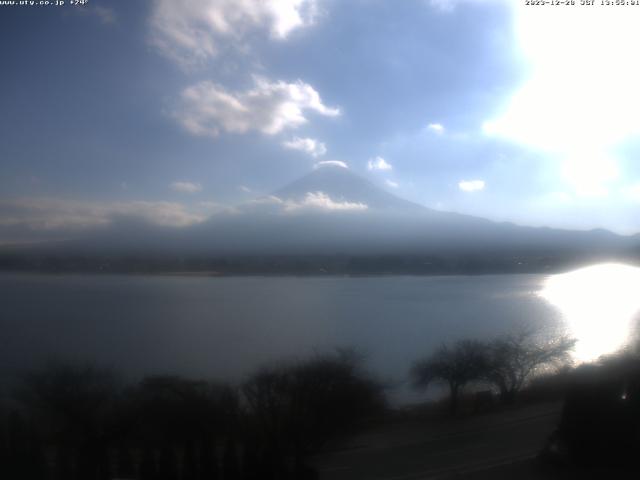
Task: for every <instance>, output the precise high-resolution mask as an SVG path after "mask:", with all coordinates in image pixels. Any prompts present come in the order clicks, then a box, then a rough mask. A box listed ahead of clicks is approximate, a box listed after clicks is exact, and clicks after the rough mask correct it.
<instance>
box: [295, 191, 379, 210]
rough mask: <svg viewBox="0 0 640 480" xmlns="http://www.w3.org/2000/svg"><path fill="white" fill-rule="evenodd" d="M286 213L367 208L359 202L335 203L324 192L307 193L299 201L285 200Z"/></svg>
mask: <svg viewBox="0 0 640 480" xmlns="http://www.w3.org/2000/svg"><path fill="white" fill-rule="evenodd" d="M283 205H284V209H285V211H287V212H292V211H297V210H301V209H312V210H328V211H363V210H367V209H368V208H369V207H368V206H367V205H366V204H364V203H360V202H346V201H342V202H340V201H335V200H333V199H332V198H331V197H330V196H329V195H327V194H326V193H324V192H308V193H307V194H306V195H305V197H304V199H303V200H301V201H298V202H296V201H293V200H286V201H284V203H283Z"/></svg>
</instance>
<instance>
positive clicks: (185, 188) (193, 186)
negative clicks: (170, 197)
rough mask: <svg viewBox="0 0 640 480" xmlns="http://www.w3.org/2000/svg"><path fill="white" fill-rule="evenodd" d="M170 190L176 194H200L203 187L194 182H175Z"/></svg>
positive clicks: (170, 186)
mask: <svg viewBox="0 0 640 480" xmlns="http://www.w3.org/2000/svg"><path fill="white" fill-rule="evenodd" d="M169 188H171V190H173V191H174V192H180V193H198V192H201V191H202V185H200V184H199V183H192V182H173V183H171V184H170V185H169Z"/></svg>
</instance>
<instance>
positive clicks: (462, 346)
mask: <svg viewBox="0 0 640 480" xmlns="http://www.w3.org/2000/svg"><path fill="white" fill-rule="evenodd" d="M486 369H487V355H486V347H485V345H484V344H483V343H482V342H479V341H476V340H459V341H457V342H455V343H454V344H453V345H451V346H448V345H442V346H441V347H440V348H438V349H437V350H436V351H435V352H434V353H433V354H432V355H430V356H429V357H427V358H426V359H424V360H419V361H417V362H416V363H415V364H414V365H413V367H412V368H411V376H412V377H413V380H414V384H415V386H416V387H418V388H427V387H428V386H429V385H430V384H431V383H433V382H442V383H445V384H446V385H447V386H448V387H449V391H450V402H449V412H450V414H451V415H455V414H456V413H457V411H458V398H459V395H460V390H461V389H462V388H463V387H464V386H465V385H467V384H468V383H470V382H473V381H477V380H480V379H482V378H483V375H485V373H486Z"/></svg>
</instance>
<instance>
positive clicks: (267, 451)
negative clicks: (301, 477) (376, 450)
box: [243, 352, 384, 478]
mask: <svg viewBox="0 0 640 480" xmlns="http://www.w3.org/2000/svg"><path fill="white" fill-rule="evenodd" d="M243 393H244V398H245V400H246V402H247V406H248V413H249V420H250V422H251V426H252V429H253V430H254V431H255V432H256V434H257V436H258V438H257V440H256V441H257V443H258V444H259V445H261V446H262V448H261V452H260V458H261V462H260V463H261V465H262V469H263V475H266V474H268V475H271V476H273V477H274V478H282V473H281V471H282V470H283V469H284V468H285V467H284V466H285V464H286V463H287V462H285V457H288V458H293V459H294V460H295V461H294V463H295V464H296V465H298V466H300V465H301V464H302V462H303V457H304V456H305V455H306V454H307V453H308V452H309V451H311V450H313V449H314V448H317V447H319V446H321V445H322V444H324V443H325V442H326V441H327V440H329V439H330V438H332V437H334V436H336V435H338V434H340V433H343V432H345V431H347V430H349V429H350V428H353V426H354V425H356V424H357V423H358V422H360V421H362V420H363V419H364V418H366V417H367V416H370V415H372V414H373V413H375V412H378V411H380V410H381V409H382V408H383V407H384V397H383V395H382V388H381V386H380V385H379V384H378V383H377V382H376V381H374V380H373V379H371V378H370V377H369V376H368V375H367V374H365V373H364V372H363V371H362V370H361V368H360V365H359V359H358V358H357V356H356V355H353V354H352V353H350V352H349V353H348V352H338V353H337V354H334V355H324V356H317V357H315V358H312V359H310V360H307V361H303V362H300V363H297V364H293V365H287V366H283V367H280V368H271V369H263V370H261V371H259V372H258V373H256V374H255V375H254V376H253V377H251V378H250V379H249V381H248V382H246V384H245V385H244V387H243ZM267 470H268V472H267ZM265 478H266V477H265Z"/></svg>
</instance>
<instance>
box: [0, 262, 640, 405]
mask: <svg viewBox="0 0 640 480" xmlns="http://www.w3.org/2000/svg"><path fill="white" fill-rule="evenodd" d="M551 278H564V277H561V276H551V277H550V276H545V275H539V274H533V275H487V276H440V277H421V276H380V277H225V278H218V277H198V276H135V275H33V274H2V275H0V300H1V305H2V310H1V313H0V315H1V316H0V327H1V328H2V334H1V336H0V368H1V369H2V371H3V374H5V378H6V374H7V373H10V372H15V371H19V370H24V369H29V368H33V367H37V366H39V365H41V364H42V363H43V362H45V361H47V360H49V359H58V360H73V361H89V362H93V363H97V364H100V365H106V366H112V367H115V368H117V369H120V370H122V371H123V372H125V373H127V374H128V375H131V376H138V375H143V374H148V373H176V374H185V375H190V376H195V377H207V378H220V379H228V380H232V381H240V380H242V379H243V378H246V376H247V375H248V374H250V373H251V372H252V371H254V370H255V369H256V368H257V367H258V366H261V365H265V364H270V363H275V362H279V361H282V360H287V359H292V358H300V357H304V356H308V355H311V354H313V353H314V352H318V353H322V352H326V351H330V350H332V349H334V348H336V347H356V348H357V349H359V350H360V351H362V352H365V353H366V354H367V366H368V367H369V368H370V369H371V370H372V371H374V372H375V373H377V374H378V375H380V376H381V377H382V378H383V379H386V380H388V381H389V382H391V383H393V384H394V385H396V386H397V387H398V388H397V391H396V394H395V395H396V396H400V397H402V398H403V399H405V400H406V399H408V398H409V396H410V395H409V393H408V389H407V388H406V380H407V372H408V369H409V368H410V366H411V364H412V362H413V361H414V360H416V359H417V358H419V357H421V356H424V355H426V354H429V352H431V351H433V349H434V348H436V347H437V346H439V345H440V344H442V343H443V342H449V341H451V340H455V339H459V338H465V337H470V338H478V339H483V338H488V337H491V336H494V335H497V334H502V333H508V332H512V331H515V330H518V329H519V328H522V327H529V328H539V329H540V330H541V331H544V332H549V333H562V332H568V333H572V332H573V333H575V332H577V331H579V329H577V328H576V323H575V318H573V319H572V318H571V315H572V313H571V310H570V309H567V308H564V307H563V305H562V302H561V301H559V300H558V298H564V297H562V293H561V287H558V286H557V285H556V286H555V287H554V288H555V290H552V294H549V295H545V291H546V290H545V289H547V290H548V288H547V286H548V285H550V283H549V282H550V279H551ZM574 283H575V282H574ZM558 288H560V290H558ZM558 291H560V293H558ZM554 295H555V297H554ZM558 295H559V297H558ZM565 297H566V295H565ZM638 300H640V296H638ZM638 300H636V303H635V305H636V309H637V304H638ZM632 310H633V308H632ZM633 312H634V314H635V310H633ZM624 314H625V315H627V316H629V314H628V313H627V312H626V311H625V313H624ZM608 321H609V323H611V322H610V319H609V320H608ZM625 321H626V322H627V325H628V324H629V322H630V321H631V320H630V318H627V319H626V320H625ZM620 322H622V320H621V321H620ZM620 322H618V323H620ZM601 328H602V327H601ZM605 329H610V327H605ZM583 330H584V329H583ZM592 330H593V328H592ZM625 332H626V331H625ZM580 334H581V335H583V336H584V335H592V336H593V335H596V338H597V335H599V333H598V332H593V331H591V333H585V332H584V331H583V332H580ZM625 334H626V333H625ZM610 347H611V346H610V345H607V348H610ZM598 353H604V352H598ZM582 359H586V358H582Z"/></svg>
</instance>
